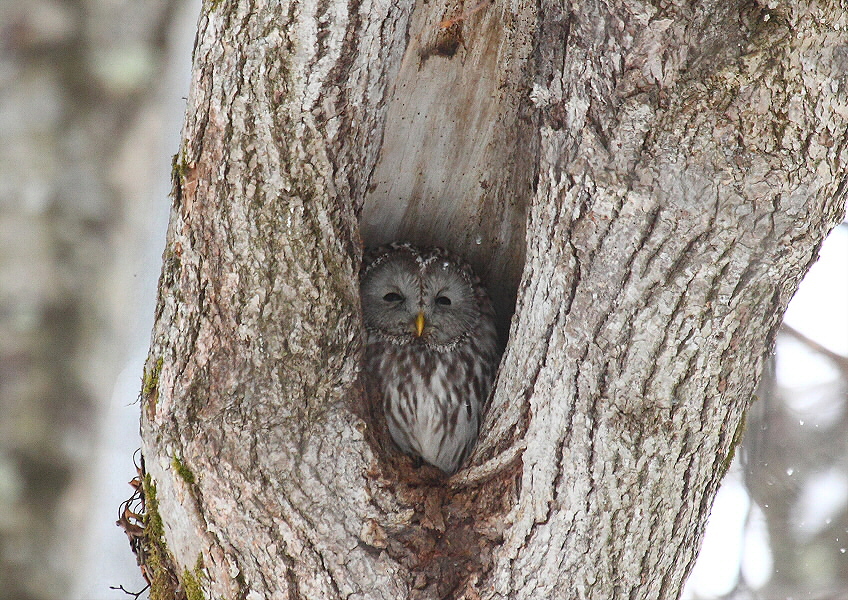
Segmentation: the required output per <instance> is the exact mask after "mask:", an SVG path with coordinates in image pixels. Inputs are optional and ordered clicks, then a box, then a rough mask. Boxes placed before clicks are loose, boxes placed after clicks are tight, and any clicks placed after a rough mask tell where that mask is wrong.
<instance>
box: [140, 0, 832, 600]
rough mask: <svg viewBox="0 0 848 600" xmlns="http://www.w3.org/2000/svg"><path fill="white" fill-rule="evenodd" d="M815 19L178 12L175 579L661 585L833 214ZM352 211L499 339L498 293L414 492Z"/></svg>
mask: <svg viewBox="0 0 848 600" xmlns="http://www.w3.org/2000/svg"><path fill="white" fill-rule="evenodd" d="M772 5H774V3H772V4H770V6H772ZM846 27H848V20H846V16H845V15H844V14H843V13H842V12H841V11H840V9H839V7H838V6H836V4H827V3H820V4H800V3H785V4H777V5H774V6H773V7H772V8H766V7H765V6H761V5H757V4H754V3H744V2H737V3H725V2H716V3H712V4H709V3H708V4H703V3H698V4H695V3H692V4H679V5H674V6H668V7H664V8H658V7H656V6H653V5H650V4H648V3H638V2H635V3H634V2H627V3H624V2H622V3H604V2H587V3H581V4H579V5H574V6H564V5H561V4H559V3H555V2H549V1H547V0H543V1H542V2H540V3H538V4H536V3H529V2H524V1H521V0H515V1H513V2H512V3H510V4H503V5H489V4H474V5H471V4H469V5H465V6H462V5H457V4H455V3H444V2H437V1H432V2H430V3H416V4H414V5H413V3H411V2H408V1H403V2H398V3H388V2H381V1H380V0H374V1H370V2H369V1H367V0H365V1H362V2H359V3H356V2H354V3H349V4H347V3H342V2H335V1H331V2H322V3H315V2H291V3H289V2H281V3H280V4H278V5H265V4H261V3H253V2H248V1H242V2H235V1H233V2H227V1H223V2H220V3H213V4H209V5H208V6H207V7H206V8H205V10H204V13H203V15H202V16H201V19H200V24H199V33H198V41H197V46H196V49H195V57H194V61H195V62H194V65H195V66H194V69H195V79H194V83H193V90H192V93H191V96H190V98H189V109H188V117H187V120H186V125H185V129H184V132H183V139H184V143H183V147H182V148H181V150H180V153H179V155H178V157H177V159H176V162H175V188H174V209H173V213H172V220H171V226H170V232H169V241H168V248H167V250H166V253H165V265H164V269H163V275H162V280H161V284H160V304H159V307H158V311H157V324H156V328H155V331H154V336H153V343H152V347H151V353H150V358H149V360H148V365H147V370H146V375H145V386H144V387H145V389H144V402H143V411H142V412H143V417H142V434H143V437H144V441H145V442H144V444H145V445H144V453H145V456H146V458H147V468H148V472H149V474H150V476H151V479H150V485H149V486H148V493H149V494H150V493H152V492H153V487H152V486H153V485H155V496H156V499H157V503H158V511H159V513H160V514H161V517H162V519H163V521H164V524H165V531H164V533H165V535H164V543H165V544H166V545H167V554H166V556H170V557H171V558H172V560H173V563H174V565H173V570H174V571H175V572H176V573H177V574H178V575H179V576H180V578H181V579H182V583H183V585H184V586H187V587H188V588H193V587H194V586H195V584H197V585H200V587H202V589H203V590H204V592H205V593H206V594H207V596H209V597H214V598H224V597H227V598H233V597H237V598H393V599H394V598H406V597H410V598H443V597H450V598H515V599H519V598H542V597H569V598H630V597H646V598H675V597H677V596H678V595H679V592H680V589H681V587H682V584H683V581H684V579H685V576H686V574H687V573H688V570H689V569H690V567H691V565H692V563H693V561H694V558H695V556H696V554H697V548H698V545H699V541H700V538H701V534H702V531H703V526H704V523H705V521H706V518H707V514H708V512H709V507H710V504H711V501H712V498H713V495H714V493H715V490H716V489H717V487H718V484H719V482H720V480H721V477H722V475H723V474H724V472H725V470H726V468H727V466H728V465H729V463H730V460H731V456H732V452H733V448H734V446H735V444H736V443H738V441H739V438H740V436H741V432H742V430H743V425H742V422H743V415H744V412H745V409H746V407H747V405H748V403H749V401H750V398H751V395H752V393H753V391H754V388H755V385H756V381H757V378H758V375H759V372H760V369H761V366H762V363H763V360H764V356H765V355H766V354H767V352H768V351H769V349H770V348H771V345H772V343H773V339H774V334H775V331H776V328H777V326H778V324H779V323H780V319H781V316H782V313H783V310H784V308H785V306H786V304H787V302H788V300H789V298H790V297H791V295H792V293H793V292H794V290H795V288H796V286H797V284H798V281H799V280H800V278H801V277H802V276H803V274H804V272H805V270H806V268H807V267H808V266H809V264H810V263H811V262H812V261H813V260H814V258H815V255H816V250H817V248H818V245H819V244H820V242H821V240H822V239H823V237H824V236H825V235H826V233H827V231H828V230H829V229H830V228H831V227H832V226H833V224H834V223H836V222H837V221H838V219H839V217H840V215H841V213H842V211H843V210H844V201H845V196H844V181H843V173H844V172H845V164H846V156H845V152H844V142H845V135H846V127H845V122H844V115H845V114H847V111H848V93H847V92H846V89H845V85H846V82H845V79H844V77H843V74H844V73H845V72H848V71H846V67H848V64H847V63H848V55H846V54H845V53H844V50H843V49H844V47H845V46H846V41H848V35H846V33H845V31H846ZM381 148H382V150H381ZM430 167H432V168H430ZM360 215H361V217H362V221H361V226H362V231H361V237H362V238H363V239H365V240H366V241H368V242H372V241H382V240H386V239H391V238H394V237H403V238H408V239H413V240H414V241H418V242H421V241H425V242H438V243H441V244H443V245H446V246H449V247H453V248H455V249H458V250H459V251H460V252H462V253H464V254H466V255H468V256H469V257H470V258H471V259H472V261H473V262H474V263H475V264H476V265H477V266H478V268H479V269H480V271H481V272H482V273H483V274H484V275H485V278H486V279H487V282H488V284H489V286H490V288H492V290H493V293H494V294H495V296H496V298H498V299H499V306H500V307H501V309H502V311H503V312H504V313H505V315H504V316H505V318H504V330H505V331H504V332H505V333H506V317H509V311H508V308H507V310H504V307H509V306H510V304H511V299H512V298H517V302H516V306H515V315H514V317H513V319H512V322H511V325H510V326H509V343H508V345H507V349H506V353H505V356H504V359H503V361H502V365H501V370H500V374H499V379H498V382H497V386H496V390H495V393H494V396H493V399H492V405H491V409H490V411H489V413H488V415H487V417H486V420H485V423H484V430H483V434H482V437H481V442H480V445H479V447H478V450H477V452H476V453H475V455H474V456H473V457H472V460H471V465H470V467H469V468H468V469H466V470H463V471H460V473H458V474H457V475H456V476H455V477H454V478H452V479H451V480H450V481H447V482H444V481H439V480H438V479H432V478H428V477H427V476H424V475H421V473H418V472H415V471H414V470H412V469H410V468H409V467H408V465H406V464H405V463H404V462H403V461H402V460H401V461H399V460H397V459H396V457H393V456H390V455H389V456H387V455H386V454H385V452H383V451H382V450H381V449H380V448H379V446H378V444H377V443H376V440H377V439H378V437H379V436H378V434H375V433H374V429H375V425H376V424H375V423H372V422H370V420H368V419H367V412H366V411H365V409H364V407H363V398H362V395H361V389H360V387H359V385H358V384H357V369H358V366H359V359H360V346H361V320H360V317H359V306H358V289H357V280H356V273H357V268H358V261H359V252H360V246H359V239H360V230H359V224H360V223H359V217H360ZM525 230H526V233H525ZM478 242H479V243H478ZM525 242H526V248H525ZM519 274H520V282H518V279H519ZM160 547H161V544H160Z"/></svg>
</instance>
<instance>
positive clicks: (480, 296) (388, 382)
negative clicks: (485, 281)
mask: <svg viewBox="0 0 848 600" xmlns="http://www.w3.org/2000/svg"><path fill="white" fill-rule="evenodd" d="M361 292H362V294H361V295H362V312H363V316H364V319H365V328H366V330H367V348H366V350H365V355H366V363H365V369H366V382H367V383H368V385H369V388H370V389H369V397H371V398H377V399H379V400H380V401H382V404H383V412H384V413H385V416H386V422H387V424H388V428H389V433H390V434H391V436H392V439H394V441H395V443H397V445H398V446H399V447H400V449H401V450H403V451H404V452H406V453H408V454H411V455H413V456H419V457H421V458H423V459H424V460H425V461H427V462H428V463H430V464H432V465H435V466H436V467H438V468H439V469H441V470H442V471H444V472H446V473H453V472H455V471H456V470H457V469H458V468H459V466H460V465H461V464H462V462H463V461H464V460H465V459H466V458H467V457H468V455H469V454H470V452H471V450H472V448H473V447H474V443H475V442H476V441H477V433H478V432H479V429H480V420H481V411H482V408H483V403H484V402H485V401H486V399H487V397H488V395H489V390H490V389H491V386H492V380H493V378H494V375H495V369H496V368H497V365H498V359H499V353H498V341H497V332H496V331H495V321H494V317H495V313H494V309H493V308H492V302H491V301H490V300H489V296H488V294H487V293H486V290H485V289H484V288H483V286H482V285H481V283H480V280H479V279H478V278H477V277H476V276H475V275H474V273H473V271H472V270H471V267H470V266H468V265H467V264H466V263H465V262H464V261H462V260H461V259H459V258H458V257H456V256H455V255H453V254H451V253H450V252H448V251H446V250H443V249H441V248H416V247H415V246H411V245H408V244H391V245H389V246H383V247H380V248H376V249H374V250H370V251H368V252H366V254H365V257H364V260H363V265H362V272H361Z"/></svg>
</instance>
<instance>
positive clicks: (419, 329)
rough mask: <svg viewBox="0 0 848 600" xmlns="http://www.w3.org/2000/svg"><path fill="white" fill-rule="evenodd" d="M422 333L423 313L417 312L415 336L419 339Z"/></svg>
mask: <svg viewBox="0 0 848 600" xmlns="http://www.w3.org/2000/svg"><path fill="white" fill-rule="evenodd" d="M422 333H424V312H423V311H419V312H418V316H417V317H415V335H417V336H418V337H421V334H422Z"/></svg>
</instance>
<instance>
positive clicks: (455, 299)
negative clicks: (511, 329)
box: [361, 251, 480, 347]
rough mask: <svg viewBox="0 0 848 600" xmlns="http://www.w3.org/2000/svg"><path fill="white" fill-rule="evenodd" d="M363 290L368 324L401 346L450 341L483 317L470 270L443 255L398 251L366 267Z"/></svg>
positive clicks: (461, 334) (376, 331)
mask: <svg viewBox="0 0 848 600" xmlns="http://www.w3.org/2000/svg"><path fill="white" fill-rule="evenodd" d="M361 291H362V307H363V316H364V318H365V326H366V327H367V328H368V329H369V330H370V331H373V332H375V333H378V334H379V335H382V336H384V337H385V339H387V340H391V341H393V342H394V343H398V344H423V345H425V346H429V347H443V346H446V345H447V346H449V345H452V344H454V343H456V342H457V341H458V340H460V339H464V338H465V337H467V336H468V335H470V334H471V332H472V331H473V330H474V327H475V326H476V324H477V320H478V318H479V315H480V311H479V306H478V302H477V298H476V295H475V291H474V287H473V285H472V283H471V280H470V278H469V275H468V273H467V272H466V271H465V270H464V269H462V268H461V267H460V266H458V265H457V264H456V263H454V262H452V261H448V260H446V259H444V258H443V257H440V256H429V257H427V258H424V259H422V257H421V256H419V255H417V254H415V253H413V252H409V253H406V252H403V251H398V252H397V253H396V254H394V255H393V256H392V257H391V260H385V261H377V262H375V263H374V264H372V265H371V267H370V268H368V269H367V270H366V272H365V274H364V276H363V279H362V283H361Z"/></svg>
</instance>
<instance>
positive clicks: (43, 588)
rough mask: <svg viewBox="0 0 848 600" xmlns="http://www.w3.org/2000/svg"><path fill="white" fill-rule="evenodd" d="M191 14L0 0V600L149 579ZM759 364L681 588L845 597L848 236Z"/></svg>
mask: <svg viewBox="0 0 848 600" xmlns="http://www.w3.org/2000/svg"><path fill="white" fill-rule="evenodd" d="M199 10H200V2H199V0H182V1H180V2H177V1H175V0H132V1H129V0H26V1H25V2H24V1H21V0H0V600H60V599H61V600H66V599H78V600H120V599H123V598H126V597H127V596H126V595H125V593H124V592H122V591H121V590H119V589H111V588H112V587H119V586H123V587H124V588H125V589H127V590H130V591H139V590H141V589H143V588H144V582H143V580H142V578H141V575H140V573H139V570H138V568H137V566H136V564H135V558H134V556H133V555H132V554H131V553H130V550H129V544H128V541H127V538H126V536H125V535H124V533H123V532H122V531H121V530H120V529H119V528H118V527H116V526H115V521H116V519H117V517H118V507H119V505H120V503H121V502H122V501H123V500H125V499H127V498H128V497H129V496H130V494H131V493H132V489H131V488H130V486H129V485H128V483H127V482H128V481H129V480H130V479H132V477H133V476H134V475H135V474H136V472H135V467H134V466H133V460H132V455H133V452H134V450H135V449H136V448H138V447H139V445H140V441H139V439H138V406H137V405H136V404H135V401H136V398H137V396H138V393H139V389H140V385H141V383H140V381H141V373H142V364H143V361H144V358H145V355H146V352H147V344H148V341H149V336H150V330H151V326H152V319H153V308H154V301H155V289H156V281H157V278H158V274H159V267H160V260H161V253H162V249H163V247H164V236H165V228H166V225H167V218H168V210H169V205H170V201H169V199H168V192H169V190H170V171H171V157H172V155H173V154H174V153H175V152H176V151H177V148H178V143H179V130H180V126H181V123H182V117H183V110H184V107H185V99H184V97H185V96H186V95H187V91H188V82H189V71H190V58H191V48H192V42H193V38H194V29H195V22H196V19H197V15H198V13H199ZM772 367H773V368H772V369H770V371H769V373H768V374H767V376H766V377H765V378H764V382H763V385H762V388H761V391H760V393H759V394H758V400H757V401H756V402H755V404H754V407H753V409H752V411H751V415H750V416H749V419H748V429H747V434H746V436H745V441H744V444H743V448H742V449H741V451H739V452H737V460H736V463H735V464H734V466H733V468H732V469H731V471H730V472H729V474H728V475H727V477H726V478H725V481H724V485H723V487H722V489H721V490H720V492H719V495H718V497H717V499H716V503H715V507H714V509H713V514H712V517H711V519H710V523H709V525H708V528H707V534H706V539H705V542H704V546H703V549H702V551H701V554H700V556H699V559H698V563H697V565H696V567H695V570H694V572H693V574H692V577H691V578H690V580H689V582H688V584H687V587H686V590H685V592H684V597H685V598H687V599H688V600H706V599H714V598H733V599H738V600H742V599H749V598H750V599H755V598H759V599H764V600H772V599H774V600H777V599H783V598H809V599H822V600H824V599H839V598H848V552H846V549H848V383H846V382H848V226H846V225H842V226H840V227H839V228H837V230H836V231H834V233H833V234H832V235H831V237H830V238H829V239H828V240H827V241H826V243H825V245H824V247H823V248H822V257H821V260H820V261H819V262H818V263H817V264H816V265H815V266H814V267H813V270H812V271H811V272H810V274H809V276H808V277H807V279H806V280H805V282H804V284H803V286H802V288H801V291H800V292H799V294H798V296H797V297H796V299H795V300H793V303H792V306H791V308H790V311H789V313H788V314H787V317H786V324H785V326H784V329H783V331H782V333H781V334H780V337H779V340H778V345H777V348H776V353H775V357H774V361H773V365H772ZM141 598H146V594H143V595H142V596H141Z"/></svg>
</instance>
